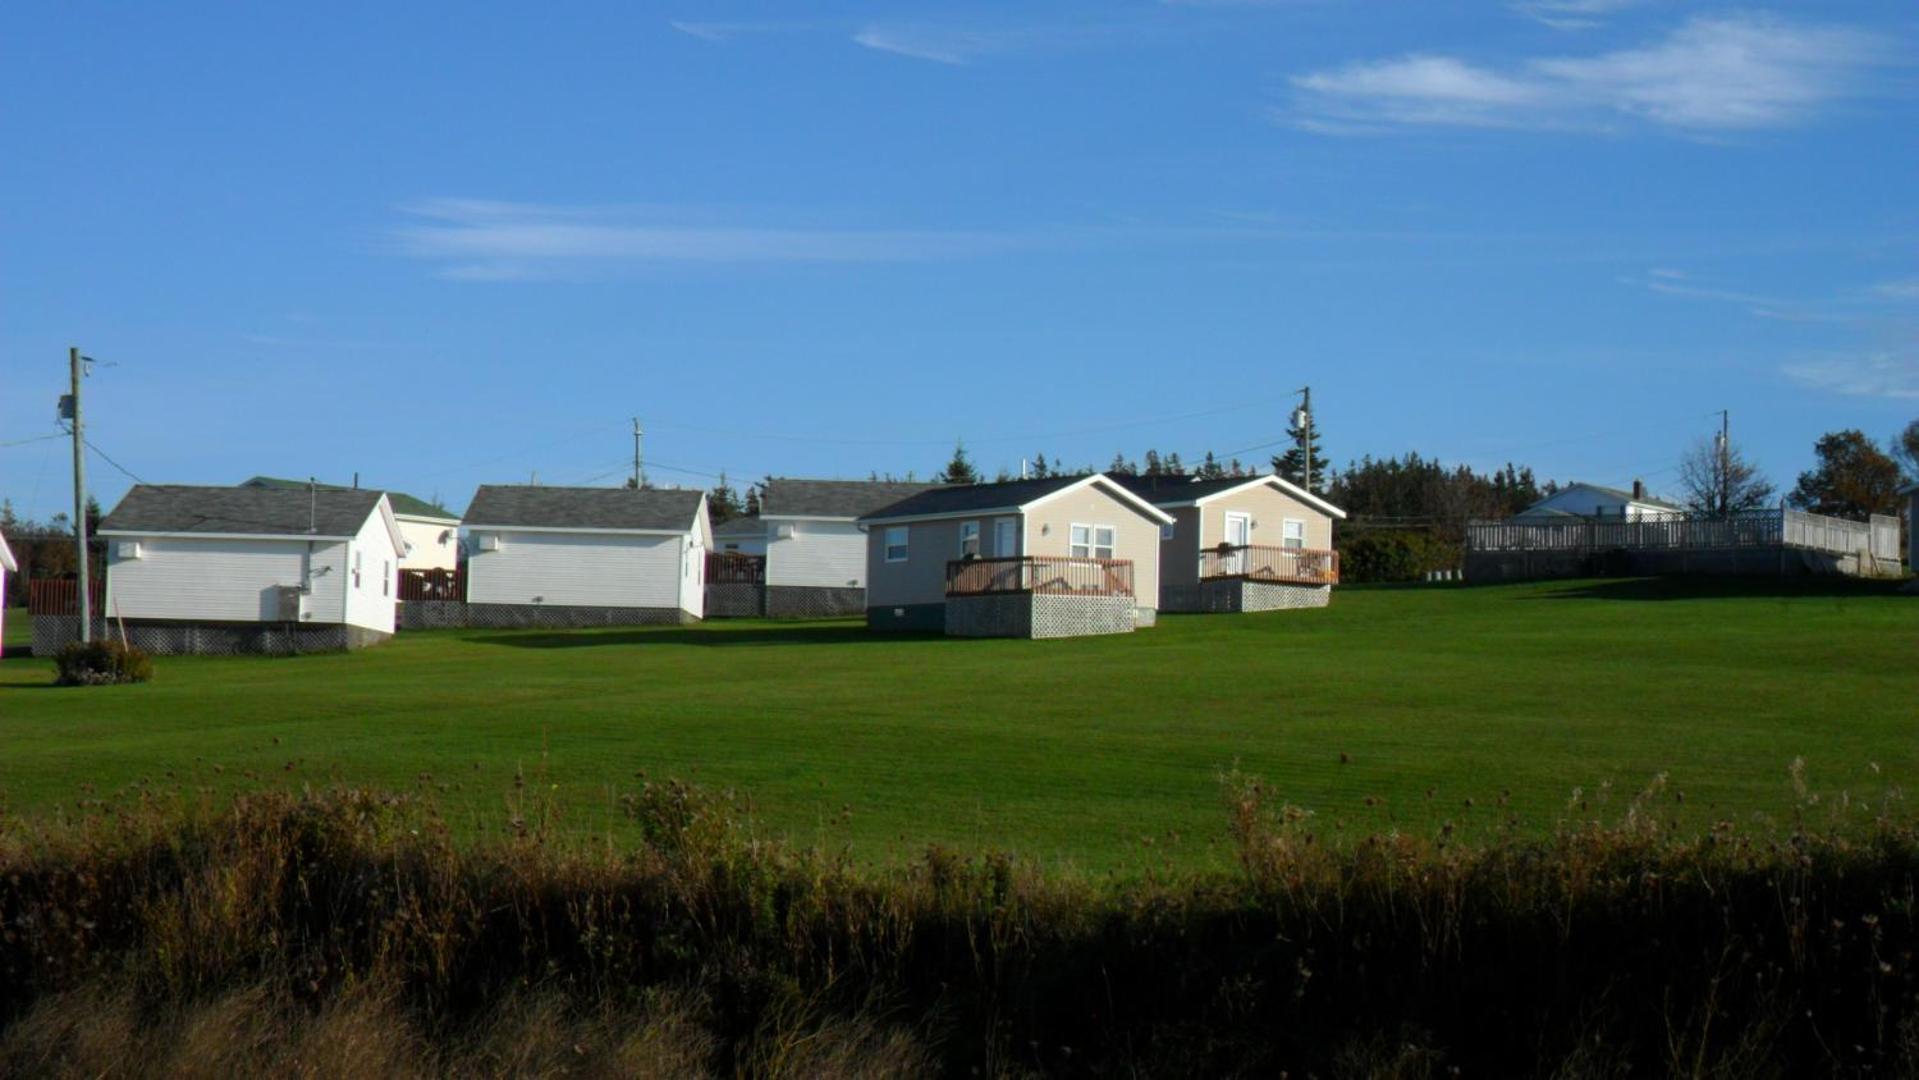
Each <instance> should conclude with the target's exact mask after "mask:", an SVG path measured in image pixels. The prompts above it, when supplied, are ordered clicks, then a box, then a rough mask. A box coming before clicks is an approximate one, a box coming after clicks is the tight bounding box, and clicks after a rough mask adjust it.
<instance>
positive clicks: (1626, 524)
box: [1466, 510, 1899, 560]
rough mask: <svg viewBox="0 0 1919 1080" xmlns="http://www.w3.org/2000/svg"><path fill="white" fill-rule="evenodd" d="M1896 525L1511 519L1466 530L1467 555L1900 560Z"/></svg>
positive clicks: (1698, 518)
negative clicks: (1624, 553) (1760, 551)
mask: <svg viewBox="0 0 1919 1080" xmlns="http://www.w3.org/2000/svg"><path fill="white" fill-rule="evenodd" d="M1897 536H1898V521H1897V519H1896V518H1887V517H1879V516H1878V515H1874V517H1873V519H1872V520H1871V521H1870V522H1860V521H1845V520H1842V519H1840V518H1834V517H1827V516H1824V515H1822V514H1808V513H1803V512H1801V511H1798V510H1750V511H1744V512H1741V513H1737V514H1730V515H1724V516H1707V515H1669V516H1665V517H1657V518H1646V519H1643V520H1631V519H1622V518H1612V517H1595V518H1583V517H1567V518H1542V519H1528V518H1508V519H1507V520H1505V521H1475V522H1472V523H1470V524H1468V525H1467V526H1466V549H1467V550H1468V551H1585V552H1591V551H1608V550H1613V549H1620V548H1623V549H1626V550H1629V551H1701V550H1708V549H1720V548H1768V547H1771V548H1776V547H1788V548H1798V549H1803V550H1807V551H1818V552H1824V553H1827V554H1832V555H1867V556H1870V557H1872V558H1876V559H1882V560H1883V559H1896V558H1898V557H1899V551H1898V540H1897Z"/></svg>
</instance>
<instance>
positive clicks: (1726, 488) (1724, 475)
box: [1719, 409, 1732, 517]
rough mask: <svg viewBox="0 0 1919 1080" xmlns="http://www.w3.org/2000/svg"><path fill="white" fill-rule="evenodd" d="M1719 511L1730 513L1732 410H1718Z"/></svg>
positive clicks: (1724, 513) (1725, 513)
mask: <svg viewBox="0 0 1919 1080" xmlns="http://www.w3.org/2000/svg"><path fill="white" fill-rule="evenodd" d="M1719 513H1720V515H1721V516H1724V517H1730V516H1731V515H1732V412H1731V411H1730V410H1727V409H1721V410H1719Z"/></svg>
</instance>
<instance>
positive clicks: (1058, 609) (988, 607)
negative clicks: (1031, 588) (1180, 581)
mask: <svg viewBox="0 0 1919 1080" xmlns="http://www.w3.org/2000/svg"><path fill="white" fill-rule="evenodd" d="M1152 610H1153V609H1151V608H1145V609H1138V610H1136V608H1135V605H1134V603H1133V599H1132V597H1129V596H1048V595H1045V594H1041V595H1029V594H1026V593H1008V594H1005V595H999V596H956V597H951V598H949V599H948V600H947V601H946V632H947V634H949V635H951V636H953V637H1021V638H1061V637H1085V636H1087V635H1091V634H1129V633H1131V632H1132V631H1133V628H1134V627H1135V626H1137V625H1138V624H1139V621H1140V618H1141V612H1142V611H1144V612H1151V611H1152ZM1145 618H1146V625H1149V626H1150V625H1152V616H1151V615H1150V614H1149V615H1146V617H1145Z"/></svg>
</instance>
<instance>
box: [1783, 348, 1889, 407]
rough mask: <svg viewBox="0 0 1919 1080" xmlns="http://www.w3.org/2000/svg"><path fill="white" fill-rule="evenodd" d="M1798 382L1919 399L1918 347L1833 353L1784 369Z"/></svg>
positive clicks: (1854, 392) (1852, 392)
mask: <svg viewBox="0 0 1919 1080" xmlns="http://www.w3.org/2000/svg"><path fill="white" fill-rule="evenodd" d="M1781 370H1782V371H1784V372H1785V374H1786V375H1787V376H1788V377H1789V378H1792V379H1794V380H1797V381H1798V382H1802V383H1805V384H1806V385H1808V386H1811V387H1814V388H1816V389H1820V390H1826V391H1829V392H1831V393H1835V394H1850V395H1855V396H1859V397H1888V398H1919V346H1907V347H1905V348H1902V349H1882V350H1878V351H1874V352H1866V353H1861V354H1857V355H1847V354H1840V353H1830V354H1826V355H1823V356H1817V357H1812V358H1809V359H1806V360H1800V361H1796V362H1794V363H1789V364H1786V365H1785V366H1784V367H1783V368H1781Z"/></svg>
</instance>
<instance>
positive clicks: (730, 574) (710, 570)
mask: <svg viewBox="0 0 1919 1080" xmlns="http://www.w3.org/2000/svg"><path fill="white" fill-rule="evenodd" d="M706 583H707V584H708V585H764V584H766V556H764V555H742V554H740V553H739V552H737V551H709V552H707V553H706Z"/></svg>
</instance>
